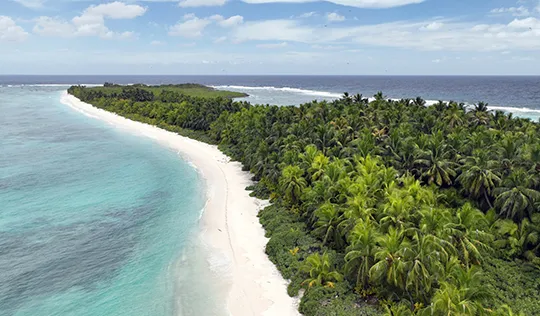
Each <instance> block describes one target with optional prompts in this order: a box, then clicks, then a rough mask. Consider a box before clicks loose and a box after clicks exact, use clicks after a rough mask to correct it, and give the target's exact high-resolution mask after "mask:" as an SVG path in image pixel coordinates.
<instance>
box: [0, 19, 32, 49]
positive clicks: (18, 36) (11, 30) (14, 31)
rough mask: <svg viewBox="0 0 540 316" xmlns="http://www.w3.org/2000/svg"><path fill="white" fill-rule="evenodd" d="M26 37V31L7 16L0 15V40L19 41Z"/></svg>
mask: <svg viewBox="0 0 540 316" xmlns="http://www.w3.org/2000/svg"><path fill="white" fill-rule="evenodd" d="M27 37H28V33H27V32H26V31H25V30H24V29H23V28H22V27H20V26H18V25H17V24H15V21H13V19H12V18H10V17H9V16H4V15H0V41H10V42H20V41H24V40H25V39H26V38H27Z"/></svg>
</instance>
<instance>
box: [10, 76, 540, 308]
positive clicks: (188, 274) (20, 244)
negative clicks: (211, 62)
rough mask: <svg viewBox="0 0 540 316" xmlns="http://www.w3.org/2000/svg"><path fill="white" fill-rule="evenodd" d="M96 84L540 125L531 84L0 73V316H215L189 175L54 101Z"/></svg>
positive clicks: (515, 80)
mask: <svg viewBox="0 0 540 316" xmlns="http://www.w3.org/2000/svg"><path fill="white" fill-rule="evenodd" d="M104 82H114V83H120V84H130V83H146V84H161V83H185V82H194V83H201V84H206V85H211V86H214V87H216V88H218V89H229V90H236V91H243V92H247V93H248V94H249V95H250V96H249V97H248V98H246V100H248V101H250V102H253V103H263V104H267V103H268V104H280V105H286V104H300V103H303V102H308V101H311V100H313V99H320V100H321V99H322V100H332V99H335V98H338V97H340V95H341V94H342V93H343V92H345V91H347V92H349V93H351V94H355V93H362V94H364V96H371V95H373V94H375V93H376V92H377V91H383V92H384V94H385V95H386V96H387V97H389V98H404V97H411V98H412V97H416V96H422V97H423V98H424V99H426V100H445V101H448V100H455V101H459V102H465V103H468V104H473V103H475V102H478V101H485V102H488V103H489V104H490V107H491V108H492V109H502V110H505V111H507V112H513V113H515V114H516V115H520V116H524V117H529V118H531V119H535V120H538V118H539V117H540V77H413V76H411V77H405V76H400V77H390V76H388V77H384V76H380V77H362V76H319V77H315V76H0V315H1V316H4V315H5V316H8V315H9V316H11V315H25V316H26V315H32V316H34V315H39V316H41V315H43V316H46V315H77V316H79V315H82V316H85V315H88V316H90V315H96V316H107V315H130V316H132V315H133V316H138V315H144V316H158V315H159V316H162V315H173V314H183V315H220V314H221V312H222V311H223V309H222V306H220V302H219V300H217V298H216V297H214V296H213V295H212V293H211V289H212V284H215V282H216V280H215V279H212V278H210V277H208V275H209V273H208V269H207V268H205V267H204V266H205V265H207V264H208V262H207V260H206V258H205V257H204V255H201V254H200V253H199V252H198V244H197V241H196V237H195V236H196V232H197V230H198V228H199V226H198V225H197V223H198V219H199V216H200V214H201V210H202V209H203V207H204V200H205V195H204V185H203V183H202V180H201V178H200V177H199V175H198V173H197V171H196V170H195V169H193V168H192V167H191V166H190V165H189V164H187V163H186V162H184V161H182V160H181V158H180V157H179V156H178V154H177V153H176V152H173V151H171V150H169V149H167V148H165V147H162V146H161V145H159V144H156V143H155V142H154V141H152V140H151V139H146V138H144V137H140V136H138V135H132V134H129V133H128V132H126V131H124V130H121V129H118V128H116V127H114V126H111V125H108V124H107V123H104V122H101V121H98V120H96V119H94V118H91V117H86V116H84V115H83V114H81V113H79V112H76V111H74V110H73V109H71V108H69V107H67V106H65V105H63V104H61V103H60V95H61V93H62V91H65V89H66V88H67V87H68V85H71V84H86V85H89V84H103V83H104Z"/></svg>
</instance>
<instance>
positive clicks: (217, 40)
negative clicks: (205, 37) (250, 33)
mask: <svg viewBox="0 0 540 316" xmlns="http://www.w3.org/2000/svg"><path fill="white" fill-rule="evenodd" d="M226 40H227V36H221V37H218V38H216V39H215V40H214V43H223V42H225V41H226Z"/></svg>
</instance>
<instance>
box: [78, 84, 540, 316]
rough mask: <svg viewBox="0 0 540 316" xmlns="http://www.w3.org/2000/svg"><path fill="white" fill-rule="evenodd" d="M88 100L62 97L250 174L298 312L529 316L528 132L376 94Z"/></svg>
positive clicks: (533, 197) (146, 93)
mask: <svg viewBox="0 0 540 316" xmlns="http://www.w3.org/2000/svg"><path fill="white" fill-rule="evenodd" d="M103 89H107V88H103V87H102V88H98V89H96V88H85V87H80V86H74V87H71V88H70V89H69V92H70V93H71V94H73V95H75V96H76V97H78V98H80V99H81V100H83V101H86V102H89V103H91V104H93V105H95V106H97V107H100V108H103V109H106V110H109V111H112V112H116V113H118V114H120V115H123V116H126V117H129V118H131V119H135V120H139V121H142V122H146V123H150V124H154V125H158V126H160V127H163V128H166V129H169V130H171V131H175V132H178V133H180V134H183V135H187V136H189V137H193V138H197V139H199V140H203V141H207V142H210V143H215V144H218V145H219V147H220V148H221V150H223V151H224V152H226V153H227V154H228V155H230V156H231V157H232V158H233V159H235V160H238V161H240V162H242V163H243V166H244V168H245V170H249V171H251V172H252V174H253V178H254V180H256V182H255V183H256V184H255V185H254V186H253V187H250V188H249V189H250V190H253V193H252V194H254V195H256V196H259V197H263V198H270V199H271V201H272V203H273V204H272V205H271V206H269V207H267V208H266V209H264V210H263V211H261V213H260V215H259V216H260V220H261V223H262V224H263V226H264V227H265V229H266V232H267V236H268V237H270V241H269V243H268V245H267V246H266V252H267V254H268V255H269V257H270V259H271V260H272V261H273V262H274V263H275V264H276V265H277V267H278V269H279V270H280V271H281V273H282V274H283V276H284V277H285V278H287V279H290V280H291V282H290V284H289V288H288V291H289V294H290V295H292V296H296V295H298V294H299V293H301V294H302V299H301V303H300V311H301V312H302V313H303V314H305V315H384V314H387V315H540V258H539V256H540V141H539V140H538V137H539V135H540V125H539V124H537V123H534V122H531V121H530V120H528V119H524V118H516V117H513V116H512V115H511V114H505V113H503V112H500V111H496V112H492V111H489V110H488V108H487V104H484V103H478V104H477V105H476V106H475V107H474V108H471V109H469V110H467V109H466V108H465V106H464V105H463V104H458V103H455V102H449V103H445V102H439V103H438V104H435V105H432V106H426V105H425V102H424V101H423V100H422V99H421V98H417V99H414V100H408V99H405V100H400V101H392V100H388V99H386V98H385V97H384V95H383V94H382V93H378V94H377V95H375V99H374V100H373V101H371V102H370V101H368V99H366V98H364V97H363V96H362V95H354V96H350V95H348V94H344V95H343V97H342V98H341V99H339V100H336V101H334V102H316V101H313V102H311V103H308V104H303V105H300V106H284V107H279V106H269V105H250V104H248V103H245V102H235V101H232V100H231V99H228V98H210V97H204V96H198V97H192V96H188V95H186V94H182V93H180V92H178V91H176V92H175V91H168V90H167V87H162V88H161V90H154V91H150V90H145V89H144V88H137V87H131V88H125V87H124V88H121V90H120V91H119V93H118V92H117V93H115V94H107V95H104V94H99V93H97V92H98V91H103ZM115 89H118V87H116V88H115ZM156 91H158V93H156Z"/></svg>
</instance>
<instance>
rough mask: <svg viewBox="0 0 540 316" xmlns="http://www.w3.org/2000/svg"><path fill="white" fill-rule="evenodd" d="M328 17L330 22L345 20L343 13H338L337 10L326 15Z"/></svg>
mask: <svg viewBox="0 0 540 316" xmlns="http://www.w3.org/2000/svg"><path fill="white" fill-rule="evenodd" d="M326 19H327V20H328V21H329V22H342V21H345V17H344V16H343V15H339V14H337V13H335V12H332V13H328V14H327V15H326Z"/></svg>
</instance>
